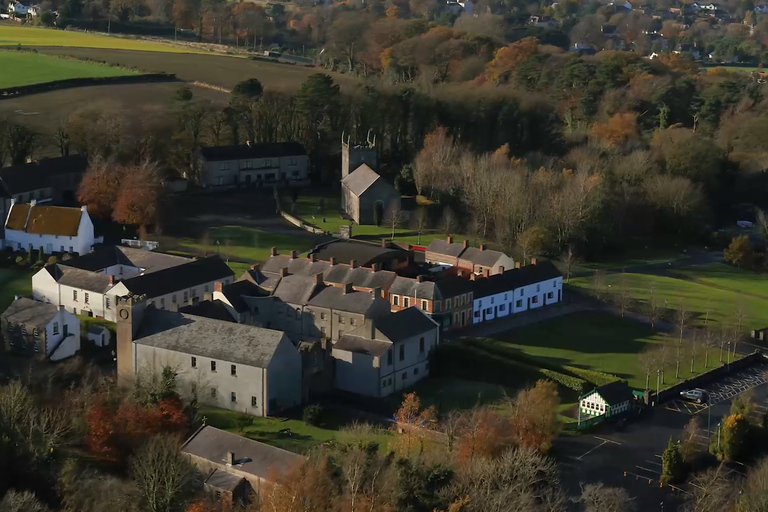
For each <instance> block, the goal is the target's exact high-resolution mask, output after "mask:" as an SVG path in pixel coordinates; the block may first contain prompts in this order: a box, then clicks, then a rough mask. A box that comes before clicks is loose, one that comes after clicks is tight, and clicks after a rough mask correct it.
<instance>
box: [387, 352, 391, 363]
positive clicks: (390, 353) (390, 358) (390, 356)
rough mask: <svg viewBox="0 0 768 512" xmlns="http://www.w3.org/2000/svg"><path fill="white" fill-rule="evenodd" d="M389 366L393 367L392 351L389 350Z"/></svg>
mask: <svg viewBox="0 0 768 512" xmlns="http://www.w3.org/2000/svg"><path fill="white" fill-rule="evenodd" d="M387 366H392V349H389V350H387Z"/></svg>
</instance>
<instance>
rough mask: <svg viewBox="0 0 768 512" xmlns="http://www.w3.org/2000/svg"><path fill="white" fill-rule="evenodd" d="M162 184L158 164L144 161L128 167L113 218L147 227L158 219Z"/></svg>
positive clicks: (117, 220) (123, 222)
mask: <svg viewBox="0 0 768 512" xmlns="http://www.w3.org/2000/svg"><path fill="white" fill-rule="evenodd" d="M161 192H162V185H161V182H160V174H159V172H158V168H157V165H155V164H153V163H150V162H144V163H142V164H141V165H137V166H134V167H130V168H126V170H125V173H124V175H123V179H122V181H121V183H120V193H119V195H118V197H117V202H116V203H115V208H114V210H113V212H112V218H113V219H114V220H115V221H116V222H119V223H121V224H137V225H139V226H141V227H145V226H147V225H149V224H153V223H154V222H155V220H156V219H157V206H158V202H159V201H160V195H161Z"/></svg>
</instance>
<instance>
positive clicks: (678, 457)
mask: <svg viewBox="0 0 768 512" xmlns="http://www.w3.org/2000/svg"><path fill="white" fill-rule="evenodd" d="M684 473H685V463H684V462H683V456H682V454H681V453H680V446H679V445H678V444H677V443H675V442H674V441H672V438H671V437H670V438H669V444H667V449H666V450H664V453H663V454H662V456H661V481H662V482H664V483H675V482H678V481H680V480H681V479H682V478H683V476H684Z"/></svg>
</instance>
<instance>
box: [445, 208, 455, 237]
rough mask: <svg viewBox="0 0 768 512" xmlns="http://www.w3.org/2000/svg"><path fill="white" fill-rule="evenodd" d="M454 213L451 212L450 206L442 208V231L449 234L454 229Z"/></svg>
mask: <svg viewBox="0 0 768 512" xmlns="http://www.w3.org/2000/svg"><path fill="white" fill-rule="evenodd" d="M456 226H457V222H456V214H455V213H453V209H452V208H451V207H450V206H446V207H445V208H443V222H442V228H443V233H445V234H446V235H450V234H451V233H453V231H454V230H455V229H456Z"/></svg>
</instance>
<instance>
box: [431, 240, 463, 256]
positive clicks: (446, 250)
mask: <svg viewBox="0 0 768 512" xmlns="http://www.w3.org/2000/svg"><path fill="white" fill-rule="evenodd" d="M427 252H434V253H437V254H445V255H447V256H452V257H454V258H458V257H459V255H461V253H462V252H464V243H463V242H453V243H450V244H449V243H448V240H439V239H437V238H436V239H434V240H432V243H430V244H429V245H428V246H427Z"/></svg>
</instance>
